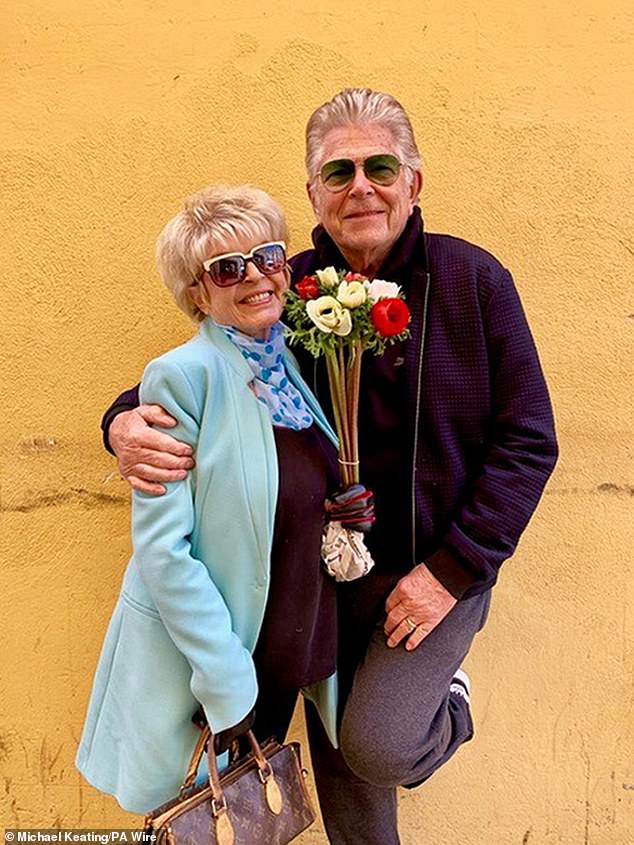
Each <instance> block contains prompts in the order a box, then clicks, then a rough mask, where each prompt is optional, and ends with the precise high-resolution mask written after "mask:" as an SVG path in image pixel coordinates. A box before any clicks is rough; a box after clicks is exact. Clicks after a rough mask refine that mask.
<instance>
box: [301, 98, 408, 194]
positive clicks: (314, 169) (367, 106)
mask: <svg viewBox="0 0 634 845" xmlns="http://www.w3.org/2000/svg"><path fill="white" fill-rule="evenodd" d="M372 123H374V124H377V125H378V126H382V127H383V128H384V129H389V131H390V132H391V133H392V136H393V138H394V142H395V144H396V148H397V152H398V155H399V158H400V159H401V161H402V162H403V164H404V165H405V166H406V167H407V169H408V175H409V178H410V181H411V180H412V179H413V178H414V171H415V170H420V167H421V157H420V153H419V152H418V147H417V146H416V139H415V138H414V131H413V129H412V124H411V123H410V120H409V117H408V116H407V113H406V111H405V109H404V108H403V106H402V105H401V104H400V103H399V102H398V100H396V99H395V98H394V97H392V95H391V94H384V93H382V92H380V91H372V90H371V89H370V88H345V89H344V90H343V91H340V92H339V93H338V94H335V96H334V97H333V98H332V100H329V101H328V102H327V103H324V104H323V105H321V106H319V108H317V109H315V111H314V112H313V113H312V114H311V116H310V118H309V120H308V123H307V124H306V170H307V172H308V181H309V182H310V184H311V185H312V184H314V183H315V180H316V179H317V176H318V173H319V168H320V166H321V165H322V164H323V162H322V160H321V159H322V155H323V152H322V151H323V141H324V138H325V136H326V134H327V133H328V132H329V131H330V130H331V129H334V128H335V127H339V126H349V125H355V124H358V125H362V126H367V125H368V124H372Z"/></svg>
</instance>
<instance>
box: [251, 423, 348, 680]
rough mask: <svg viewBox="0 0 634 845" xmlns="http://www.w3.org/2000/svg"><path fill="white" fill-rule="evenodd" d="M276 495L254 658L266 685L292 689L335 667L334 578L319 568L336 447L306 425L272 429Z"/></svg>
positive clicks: (335, 475) (333, 486)
mask: <svg viewBox="0 0 634 845" xmlns="http://www.w3.org/2000/svg"><path fill="white" fill-rule="evenodd" d="M273 432H274V435H275V445H276V447H277V462H278V468H279V492H278V497H277V509H276V512H275V528H274V533H273V546H272V549H271V583H270V587H269V595H268V599H267V603H266V612H265V614H264V621H263V623H262V629H261V631H260V636H259V637H258V644H257V646H256V649H255V653H254V655H253V659H254V661H255V666H256V669H257V672H258V678H259V679H260V681H262V679H263V678H266V685H267V686H272V685H275V686H278V687H281V688H282V689H289V690H291V689H299V688H300V687H304V686H307V685H308V684H312V683H315V682H316V681H321V680H322V679H323V678H327V677H328V676H329V675H332V673H333V672H334V671H335V668H336V662H337V661H336V654H337V612H336V588H335V581H334V579H333V578H331V577H330V576H328V575H326V572H325V569H324V567H323V566H322V565H321V535H322V531H323V527H324V499H325V498H326V497H327V496H328V495H330V494H332V493H334V491H335V489H336V488H337V486H338V483H339V478H338V475H339V473H338V464H337V451H336V449H335V447H334V446H333V445H332V443H331V442H330V440H328V438H327V437H326V435H325V434H324V433H323V432H322V431H321V429H320V428H319V427H318V426H317V425H315V424H313V425H312V426H311V427H310V428H308V429H302V430H301V431H294V430H292V429H290V428H280V427H278V426H274V427H273Z"/></svg>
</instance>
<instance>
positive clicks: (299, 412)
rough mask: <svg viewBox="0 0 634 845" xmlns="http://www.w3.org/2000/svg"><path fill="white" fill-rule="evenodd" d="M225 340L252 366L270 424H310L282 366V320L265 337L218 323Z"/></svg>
mask: <svg viewBox="0 0 634 845" xmlns="http://www.w3.org/2000/svg"><path fill="white" fill-rule="evenodd" d="M219 328H221V329H222V330H223V332H224V333H225V335H226V336H227V337H228V338H229V340H230V341H231V342H232V343H233V344H235V346H237V347H238V349H239V350H240V352H241V353H242V356H243V358H244V359H245V360H246V362H247V364H248V365H249V367H251V369H252V370H253V374H254V375H255V380H254V382H253V384H254V388H255V395H256V396H257V398H258V400H259V401H260V402H262V403H263V404H264V405H266V407H267V408H268V409H269V413H270V414H271V421H272V422H273V425H278V426H281V427H282V428H293V429H295V430H296V431H299V430H300V429H302V428H309V427H310V426H311V425H312V424H313V416H312V414H311V412H310V411H309V410H308V407H307V406H306V403H305V402H304V398H303V396H302V394H301V393H300V392H299V390H297V388H296V387H295V385H294V384H292V383H291V380H290V379H289V377H288V375H287V373H286V367H285V366H284V358H283V353H284V346H285V344H284V335H283V333H282V329H283V326H282V323H280V322H277V323H275V324H274V325H273V326H272V327H271V331H270V334H269V337H268V338H267V340H258V338H257V337H252V336H251V335H248V334H244V332H241V331H239V330H238V329H234V328H233V326H221V325H219Z"/></svg>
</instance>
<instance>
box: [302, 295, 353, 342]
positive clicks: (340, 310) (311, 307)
mask: <svg viewBox="0 0 634 845" xmlns="http://www.w3.org/2000/svg"><path fill="white" fill-rule="evenodd" d="M306 313H307V314H308V316H309V317H310V319H311V320H312V321H313V323H314V324H315V325H316V326H317V328H318V329H321V331H322V332H326V334H330V332H334V334H338V335H342V336H345V335H347V334H350V332H351V331H352V318H351V317H350V311H348V309H347V308H344V307H343V306H342V305H341V303H340V302H338V301H337V300H336V299H335V298H334V296H320V297H319V298H318V299H309V300H308V302H307V303H306Z"/></svg>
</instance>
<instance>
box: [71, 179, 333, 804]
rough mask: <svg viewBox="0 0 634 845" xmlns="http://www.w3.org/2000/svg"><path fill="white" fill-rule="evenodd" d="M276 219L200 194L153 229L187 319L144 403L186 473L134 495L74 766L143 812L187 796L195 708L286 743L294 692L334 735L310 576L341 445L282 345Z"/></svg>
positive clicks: (253, 206) (323, 589) (282, 285)
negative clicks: (159, 489) (174, 439)
mask: <svg viewBox="0 0 634 845" xmlns="http://www.w3.org/2000/svg"><path fill="white" fill-rule="evenodd" d="M286 238H287V231H286V224H285V222H284V217H283V215H282V212H281V210H280V208H279V206H278V205H277V204H276V203H275V202H274V201H273V200H272V199H271V198H270V197H269V196H268V195H267V194H265V193H264V192H263V191H260V190H257V189H255V188H251V187H237V188H229V187H215V188H207V189H205V190H203V191H201V192H200V193H198V194H195V195H194V196H193V197H191V198H190V199H188V200H187V201H186V203H185V206H184V208H183V210H182V211H180V212H179V213H178V214H177V215H176V217H174V218H173V220H171V221H170V222H169V223H168V224H167V226H166V227H165V229H164V230H163V232H162V234H161V236H160V238H159V241H158V247H157V256H158V267H159V271H160V274H161V276H162V278H163V281H164V282H165V284H166V285H167V287H168V288H169V290H170V291H171V293H172V295H173V296H174V299H175V300H176V303H177V304H178V306H179V307H180V308H181V309H182V310H183V311H185V313H187V314H188V315H189V316H190V317H192V318H193V319H194V320H195V321H197V322H199V324H200V327H199V331H198V334H197V335H196V336H195V337H194V338H193V339H192V340H190V341H189V342H187V343H185V344H184V345H182V346H179V347H177V348H176V349H172V350H171V351H169V352H167V353H166V354H164V355H162V356H161V357H160V358H157V359H156V360H155V361H152V362H151V363H150V364H149V365H148V367H147V368H146V370H145V374H144V376H143V381H142V385H141V397H142V401H143V402H147V403H157V404H160V405H162V406H163V407H164V408H165V409H166V410H167V411H168V412H169V413H171V414H172V415H173V416H174V417H175V418H176V419H177V420H178V421H179V425H178V429H177V431H176V434H177V436H178V437H179V438H180V439H181V440H182V441H184V442H186V443H188V444H190V445H191V447H192V448H194V449H195V450H196V455H197V465H196V469H195V470H193V471H192V472H191V473H190V474H189V476H188V477H187V478H186V479H185V480H182V481H175V482H173V483H171V484H169V485H168V490H167V493H166V495H165V496H163V497H161V498H156V497H153V496H148V495H146V494H144V493H142V492H138V491H135V493H134V496H133V509H132V534H133V546H134V551H133V555H132V558H131V560H130V563H129V565H128V567H127V571H126V573H125V577H124V580H123V587H122V590H121V594H120V597H119V599H118V601H117V604H116V607H115V609H114V613H113V616H112V619H111V622H110V626H109V629H108V633H107V635H106V640H105V643H104V647H103V651H102V654H101V658H100V661H99V665H98V668H97V672H96V676H95V681H94V685H93V691H92V697H91V700H90V705H89V708H88V715H87V719H86V724H85V727H84V732H83V736H82V739H81V744H80V747H79V751H78V755H77V766H78V768H79V769H80V771H81V772H82V773H83V775H84V776H85V777H86V779H87V780H88V781H90V783H92V784H93V785H94V786H96V787H97V788H98V789H100V790H102V791H104V792H107V793H110V794H112V795H114V796H115V797H116V798H117V800H118V801H119V803H120V804H121V806H122V807H124V808H125V809H127V810H130V811H132V812H138V813H143V812H146V811H147V810H149V809H151V808H154V807H155V806H157V805H159V804H161V803H162V802H164V801H165V800H167V799H169V798H170V797H172V796H173V795H174V794H175V793H176V791H177V789H178V787H179V786H180V784H181V781H182V779H183V776H184V773H185V771H186V768H187V763H188V761H189V758H190V755H191V752H192V748H193V746H194V744H195V741H196V738H197V730H196V727H195V725H194V724H193V723H192V717H193V716H194V714H195V712H196V711H197V708H199V706H202V710H203V711H204V714H205V716H206V718H207V720H208V722H209V725H210V727H211V729H212V731H213V732H214V734H216V735H218V734H221V733H222V732H228V733H229V734H230V733H231V730H232V728H234V727H235V726H236V725H240V724H244V723H245V720H247V721H248V719H249V714H251V711H252V710H253V708H254V706H255V707H256V708H257V719H256V723H255V727H254V730H255V732H256V734H259V735H260V737H261V738H264V737H266V736H268V735H270V734H275V735H277V736H278V737H279V738H280V739H282V738H283V737H284V734H285V733H286V729H287V727H288V724H289V722H290V718H291V715H292V712H293V707H294V704H295V699H296V696H297V691H298V690H299V689H300V688H307V687H310V688H311V689H310V690H305V691H307V692H308V695H309V696H310V695H312V696H313V697H314V700H315V701H316V702H318V707H319V710H320V713H321V715H322V718H323V720H324V726H325V729H326V730H327V731H328V733H329V735H330V736H331V737H332V738H334V735H335V710H334V683H335V682H334V675H333V673H334V670H335V648H336V614H335V593H334V590H335V587H334V582H332V581H331V580H330V579H328V578H327V577H326V576H325V575H324V573H323V570H322V569H321V568H320V538H321V531H322V527H323V502H324V498H325V496H326V494H327V493H329V492H330V491H332V489H333V488H334V487H335V486H336V484H337V471H336V467H337V460H336V450H335V446H334V445H333V444H334V442H335V437H334V434H333V431H332V429H331V428H330V426H329V425H328V423H327V422H326V420H325V418H324V416H323V414H322V412H321V409H320V408H319V405H318V404H317V402H316V400H315V398H314V397H313V395H312V394H311V393H310V391H309V390H308V388H307V387H306V385H305V383H304V381H303V380H302V378H301V377H300V375H299V373H298V371H297V369H296V366H295V364H294V362H293V360H292V358H291V357H289V354H288V352H287V350H286V348H285V344H284V339H283V335H282V332H281V329H280V325H281V324H280V322H279V320H280V316H281V313H282V308H283V305H284V297H285V293H286V290H287V287H288V284H289V272H288V269H287V265H286V252H285V250H286V247H285V241H286Z"/></svg>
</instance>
